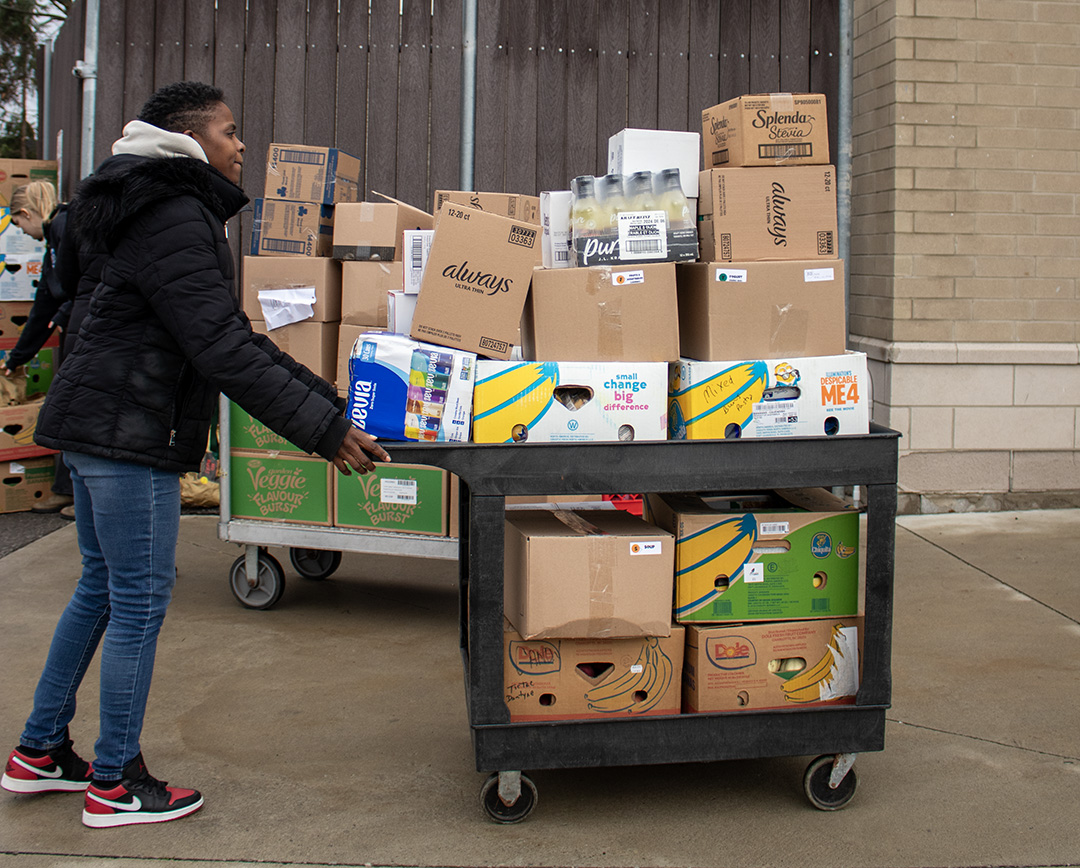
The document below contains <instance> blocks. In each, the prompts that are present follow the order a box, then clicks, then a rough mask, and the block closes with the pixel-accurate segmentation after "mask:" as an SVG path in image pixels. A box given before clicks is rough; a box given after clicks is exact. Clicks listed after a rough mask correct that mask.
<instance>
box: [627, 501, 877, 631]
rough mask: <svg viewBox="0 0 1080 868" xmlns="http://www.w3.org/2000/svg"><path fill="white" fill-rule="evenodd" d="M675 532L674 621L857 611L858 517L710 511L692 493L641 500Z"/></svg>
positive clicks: (758, 618) (660, 524)
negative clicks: (645, 501)
mask: <svg viewBox="0 0 1080 868" xmlns="http://www.w3.org/2000/svg"><path fill="white" fill-rule="evenodd" d="M647 502H648V509H649V521H651V522H652V523H653V524H655V525H656V526H657V527H662V528H664V529H665V530H667V531H670V532H671V533H673V534H675V620H676V621H679V622H680V623H689V622H697V623H722V622H725V621H777V620H781V619H787V618H835V617H840V616H849V615H856V614H858V610H859V557H858V555H859V515H858V513H857V512H855V511H854V510H850V511H835V512H819V511H807V510H802V509H798V508H795V507H792V508H790V509H784V508H779V509H772V508H770V509H763V510H755V511H753V512H746V511H741V510H731V511H726V510H723V509H715V508H713V507H712V506H710V505H709V503H707V502H706V501H705V500H704V499H702V498H700V497H698V496H696V495H662V496H661V495H655V494H650V495H648V497H647Z"/></svg>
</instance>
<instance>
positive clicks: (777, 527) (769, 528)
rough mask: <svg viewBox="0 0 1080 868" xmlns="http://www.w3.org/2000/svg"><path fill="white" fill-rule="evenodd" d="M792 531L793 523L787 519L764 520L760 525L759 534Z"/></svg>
mask: <svg viewBox="0 0 1080 868" xmlns="http://www.w3.org/2000/svg"><path fill="white" fill-rule="evenodd" d="M790 532H791V523H790V522H786V521H763V522H761V524H759V525H758V535H759V536H776V535H777V534H784V535H785V536H786V535H787V534H788V533H790Z"/></svg>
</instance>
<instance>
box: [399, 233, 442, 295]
mask: <svg viewBox="0 0 1080 868" xmlns="http://www.w3.org/2000/svg"><path fill="white" fill-rule="evenodd" d="M434 240H435V230H434V229H406V230H405V231H404V232H402V233H401V245H402V248H401V249H402V280H401V287H400V288H401V289H402V290H403V291H404V292H407V293H408V294H409V295H419V293H420V285H421V284H422V283H423V282H424V267H425V266H426V265H427V258H428V255H429V254H430V253H431V242H432V241H434Z"/></svg>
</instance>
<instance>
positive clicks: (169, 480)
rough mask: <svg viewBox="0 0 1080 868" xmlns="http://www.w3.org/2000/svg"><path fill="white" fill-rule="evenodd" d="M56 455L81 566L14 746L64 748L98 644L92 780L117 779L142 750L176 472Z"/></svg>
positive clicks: (174, 518)
mask: <svg viewBox="0 0 1080 868" xmlns="http://www.w3.org/2000/svg"><path fill="white" fill-rule="evenodd" d="M64 459H65V461H67V464H68V467H69V468H70V469H71V480H72V487H73V489H74V495H75V527H76V531H77V533H78V537H79V550H80V551H81V552H82V563H83V570H82V576H81V577H80V579H79V582H78V584H77V585H76V587H75V593H74V594H72V597H71V600H70V601H69V602H68V604H67V608H65V609H64V613H63V614H62V615H61V616H60V622H59V623H58V624H57V625H56V632H55V633H54V634H53V640H52V645H51V647H50V648H49V656H48V659H47V660H46V662H45V669H44V670H43V672H42V674H41V680H40V681H39V682H38V686H37V690H36V691H35V692H34V710H33V712H32V713H31V715H30V718H29V720H27V722H26V729H25V730H24V731H23V735H22V743H23V744H24V745H26V746H27V747H36V748H40V749H48V748H52V747H55V746H57V745H60V744H63V742H64V740H65V738H66V737H67V726H68V723H69V722H70V721H71V719H72V717H74V715H75V694H76V692H77V691H78V689H79V684H80V683H81V682H82V679H83V676H84V675H85V674H86V669H87V667H88V666H89V665H90V661H91V659H92V658H93V656H94V652H95V651H96V650H97V647H98V644H99V643H100V644H101V694H100V699H99V707H100V714H101V725H100V730H99V736H98V740H97V744H96V745H95V752H96V758H95V759H94V776H95V777H97V778H99V779H101V780H115V779H117V778H119V777H120V776H121V772H122V770H123V768H124V766H125V765H126V764H127V763H128V762H130V761H131V760H132V759H134V758H135V757H136V756H137V755H138V754H139V752H140V750H141V748H140V747H139V736H140V734H141V733H142V724H143V715H144V713H145V711H146V697H147V694H148V693H149V692H150V677H151V675H152V674H153V671H154V653H155V651H156V649H157V638H158V633H159V632H160V630H161V624H162V621H164V619H165V609H166V608H167V607H168V605H169V600H170V599H171V598H172V589H173V585H174V584H175V583H176V539H177V536H178V534H179V531H180V475H179V474H178V473H176V472H167V471H164V470H157V469H155V468H152V467H146V466H143V465H141V464H131V463H128V462H124V461H113V460H111V459H108V458H98V457H96V456H92V455H83V454H80V453H76V452H65V453H64ZM102 637H104V641H102Z"/></svg>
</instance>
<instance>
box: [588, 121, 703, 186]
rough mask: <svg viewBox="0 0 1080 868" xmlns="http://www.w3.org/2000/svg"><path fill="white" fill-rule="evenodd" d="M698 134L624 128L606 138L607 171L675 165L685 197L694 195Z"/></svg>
mask: <svg viewBox="0 0 1080 868" xmlns="http://www.w3.org/2000/svg"><path fill="white" fill-rule="evenodd" d="M700 155H701V136H700V135H699V134H698V133H688V132H681V131H676V130H637V129H625V130H622V131H620V132H617V133H615V135H613V136H610V137H609V138H608V167H607V170H608V173H609V174H611V173H615V174H620V175H632V174H633V173H634V172H646V171H648V172H659V171H660V170H661V169H678V170H679V180H680V181H681V182H682V188H683V192H684V193H685V194H686V196H687V198H689V199H695V198H697V195H698V171H699V170H700V169H701V164H700V163H699V162H698V158H699V157H700Z"/></svg>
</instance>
